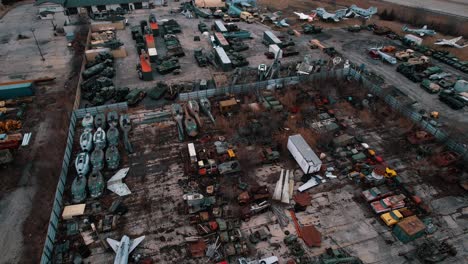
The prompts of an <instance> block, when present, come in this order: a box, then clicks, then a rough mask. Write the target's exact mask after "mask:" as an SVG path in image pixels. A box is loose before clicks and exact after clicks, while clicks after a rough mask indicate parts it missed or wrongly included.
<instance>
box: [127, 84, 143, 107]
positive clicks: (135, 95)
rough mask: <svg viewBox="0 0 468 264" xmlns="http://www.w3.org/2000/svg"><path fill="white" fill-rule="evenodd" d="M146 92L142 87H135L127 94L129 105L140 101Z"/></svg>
mask: <svg viewBox="0 0 468 264" xmlns="http://www.w3.org/2000/svg"><path fill="white" fill-rule="evenodd" d="M145 96H146V92H145V91H144V90H142V89H138V88H137V89H133V90H132V91H131V92H130V93H128V94H127V97H126V99H127V103H128V105H130V106H132V105H136V104H137V103H138V102H140V101H141V100H143V98H145Z"/></svg>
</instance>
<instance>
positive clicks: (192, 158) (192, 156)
mask: <svg viewBox="0 0 468 264" xmlns="http://www.w3.org/2000/svg"><path fill="white" fill-rule="evenodd" d="M187 147H188V152H189V157H190V162H191V163H197V152H196V151H195V145H194V144H193V143H188V145H187Z"/></svg>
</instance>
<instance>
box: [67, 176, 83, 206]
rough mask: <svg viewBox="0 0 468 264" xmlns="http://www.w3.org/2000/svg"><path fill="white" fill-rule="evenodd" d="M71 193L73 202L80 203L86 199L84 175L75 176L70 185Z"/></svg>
mask: <svg viewBox="0 0 468 264" xmlns="http://www.w3.org/2000/svg"><path fill="white" fill-rule="evenodd" d="M71 193H72V202H73V203H81V202H83V201H84V200H85V199H86V177H84V176H83V177H80V176H76V177H75V179H74V180H73V183H72V186H71Z"/></svg>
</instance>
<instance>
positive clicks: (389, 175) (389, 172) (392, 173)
mask: <svg viewBox="0 0 468 264" xmlns="http://www.w3.org/2000/svg"><path fill="white" fill-rule="evenodd" d="M385 176H386V177H387V178H393V177H396V176H397V172H396V171H395V170H393V169H390V168H388V167H387V168H385Z"/></svg>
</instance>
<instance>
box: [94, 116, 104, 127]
mask: <svg viewBox="0 0 468 264" xmlns="http://www.w3.org/2000/svg"><path fill="white" fill-rule="evenodd" d="M94 126H95V127H96V128H98V127H100V128H102V129H106V115H105V114H104V113H98V114H96V116H95V117H94Z"/></svg>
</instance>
